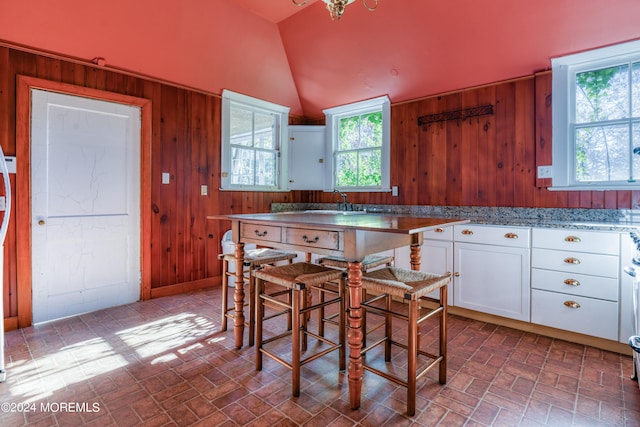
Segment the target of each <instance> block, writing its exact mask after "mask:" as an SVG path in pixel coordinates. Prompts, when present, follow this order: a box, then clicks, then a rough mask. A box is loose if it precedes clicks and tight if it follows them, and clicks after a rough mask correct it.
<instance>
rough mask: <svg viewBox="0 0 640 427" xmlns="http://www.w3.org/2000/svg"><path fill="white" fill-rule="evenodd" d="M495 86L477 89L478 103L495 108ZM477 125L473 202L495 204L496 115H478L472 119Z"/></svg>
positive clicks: (485, 204) (484, 204) (481, 204)
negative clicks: (475, 177)
mask: <svg viewBox="0 0 640 427" xmlns="http://www.w3.org/2000/svg"><path fill="white" fill-rule="evenodd" d="M495 91H496V88H495V86H487V87H482V88H480V89H478V102H479V104H478V105H487V104H491V105H494V106H495V109H497V108H500V106H497V105H496V94H495ZM472 122H473V123H474V125H475V126H477V127H478V198H477V200H476V201H475V202H474V203H473V204H474V205H478V206H497V205H496V186H497V182H496V155H497V154H496V115H495V113H494V115H491V116H480V117H476V118H473V119H472Z"/></svg>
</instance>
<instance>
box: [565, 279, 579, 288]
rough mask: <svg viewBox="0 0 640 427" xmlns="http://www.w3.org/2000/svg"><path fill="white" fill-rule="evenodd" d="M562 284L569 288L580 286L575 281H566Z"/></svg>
mask: <svg viewBox="0 0 640 427" xmlns="http://www.w3.org/2000/svg"><path fill="white" fill-rule="evenodd" d="M564 284H565V285H569V286H580V282H578V281H577V280H576V279H566V280H565V281H564Z"/></svg>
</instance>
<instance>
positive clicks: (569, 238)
mask: <svg viewBox="0 0 640 427" xmlns="http://www.w3.org/2000/svg"><path fill="white" fill-rule="evenodd" d="M564 241H565V242H570V243H578V242H580V241H581V240H580V238H579V237H577V236H567V237H565V238H564Z"/></svg>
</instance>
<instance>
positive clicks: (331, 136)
mask: <svg viewBox="0 0 640 427" xmlns="http://www.w3.org/2000/svg"><path fill="white" fill-rule="evenodd" d="M376 111H382V165H381V173H382V182H381V185H380V186H361V187H337V186H336V169H335V156H334V152H335V147H336V146H337V142H338V125H339V123H340V119H341V118H343V117H352V116H357V115H361V114H366V113H371V112H376ZM323 113H324V114H325V118H326V120H325V122H326V126H327V144H326V146H327V152H326V158H327V159H332V160H331V161H330V162H326V163H327V171H326V172H327V173H325V184H324V188H325V191H334V190H344V191H349V192H375V191H385V192H387V191H391V184H390V183H391V172H390V170H391V166H390V165H391V102H390V101H389V97H388V96H386V95H385V96H380V97H378V98H373V99H368V100H365V101H360V102H355V103H353V104H347V105H341V106H339V107H334V108H328V109H326V110H323Z"/></svg>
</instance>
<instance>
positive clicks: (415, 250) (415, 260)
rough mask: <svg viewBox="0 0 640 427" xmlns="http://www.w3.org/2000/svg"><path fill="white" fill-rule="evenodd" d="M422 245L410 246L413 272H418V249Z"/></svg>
mask: <svg viewBox="0 0 640 427" xmlns="http://www.w3.org/2000/svg"><path fill="white" fill-rule="evenodd" d="M421 247H422V245H420V244H413V245H411V255H410V258H411V269H412V270H415V271H420V264H421V263H422V255H420V248H421Z"/></svg>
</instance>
